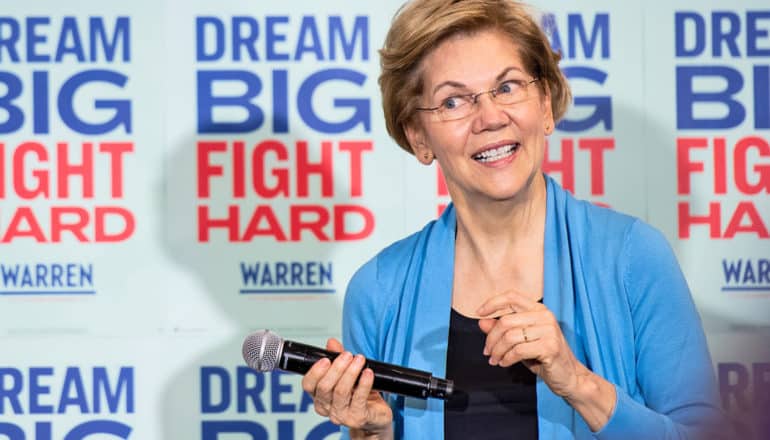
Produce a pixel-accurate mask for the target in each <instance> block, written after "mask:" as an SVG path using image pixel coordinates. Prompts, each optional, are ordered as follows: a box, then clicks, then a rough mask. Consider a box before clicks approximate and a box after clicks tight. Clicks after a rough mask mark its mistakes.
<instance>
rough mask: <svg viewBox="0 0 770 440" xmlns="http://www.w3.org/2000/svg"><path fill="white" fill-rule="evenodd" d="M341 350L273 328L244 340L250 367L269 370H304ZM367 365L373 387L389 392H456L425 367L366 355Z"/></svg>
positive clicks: (434, 394)
mask: <svg viewBox="0 0 770 440" xmlns="http://www.w3.org/2000/svg"><path fill="white" fill-rule="evenodd" d="M338 355H339V353H335V352H332V351H328V350H324V349H322V348H318V347H313V346H310V345H305V344H301V343H299V342H294V341H286V340H284V339H283V338H281V337H280V336H278V335H277V334H275V333H273V332H271V331H270V330H259V331H257V332H254V333H252V334H250V335H249V336H247V337H246V339H245V340H244V341H243V359H244V360H245V361H246V363H247V364H248V365H249V367H250V368H252V369H254V370H257V371H260V372H267V371H272V370H274V369H275V368H278V369H280V370H283V371H289V372H292V373H299V374H305V373H307V371H308V370H309V369H310V367H312V366H313V364H314V363H316V362H317V361H319V360H321V359H322V358H328V359H330V360H332V361H333V360H334V359H335V358H336V357H337V356H338ZM364 368H371V370H372V371H373V372H374V385H373V388H374V389H376V390H379V391H385V392H388V393H395V394H401V395H404V396H409V397H418V398H421V399H427V398H428V397H435V398H439V399H444V400H447V399H449V398H450V397H451V396H452V393H453V392H454V383H453V382H452V381H451V380H446V379H439V378H436V377H433V375H432V374H430V373H427V372H425V371H419V370H414V369H411V368H405V367H401V366H398V365H391V364H386V363H383V362H377V361H372V360H369V359H366V364H365V366H364Z"/></svg>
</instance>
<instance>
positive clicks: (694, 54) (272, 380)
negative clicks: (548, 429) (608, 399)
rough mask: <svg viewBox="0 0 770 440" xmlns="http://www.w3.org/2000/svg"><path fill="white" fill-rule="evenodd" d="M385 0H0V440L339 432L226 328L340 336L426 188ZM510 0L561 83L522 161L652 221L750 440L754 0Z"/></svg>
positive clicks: (760, 116)
mask: <svg viewBox="0 0 770 440" xmlns="http://www.w3.org/2000/svg"><path fill="white" fill-rule="evenodd" d="M375 3H376V4H375ZM400 5H401V2H400V1H390V0H388V1H384V2H372V3H367V2H353V1H342V0H331V1H327V2H314V1H305V0H292V1H288V2H283V3H276V2H243V1H235V0H222V1H218V2H211V1H205V0H185V1H182V0H165V1H161V2H158V1H149V0H133V1H130V2H129V1H117V2H103V1H97V0H80V1H78V2H75V3H67V4H66V5H65V4H63V3H62V2H57V1H53V0H35V1H31V2H20V1H16V2H6V4H4V5H3V8H2V11H0V439H2V440H6V439H7V440H33V439H34V440H53V439H64V440H80V439H85V438H93V439H95V438H105V439H107V438H109V439H113V438H120V439H169V440H177V439H185V440H188V439H190V440H191V439H201V440H239V439H246V440H263V439H264V440H267V439H278V440H294V439H306V440H322V439H335V438H337V437H338V436H339V434H338V432H339V428H338V427H337V426H335V425H333V424H331V423H329V422H328V421H326V420H324V419H323V418H321V417H319V416H317V415H315V414H314V411H313V407H312V400H311V399H310V398H309V397H308V396H307V395H306V394H304V393H303V391H302V389H301V386H300V378H299V376H296V375H291V374H284V373H278V372H274V373H268V374H262V373H257V372H254V371H252V370H250V369H248V367H246V365H245V363H244V362H243V359H242V357H241V343H242V341H243V339H244V337H245V336H247V335H248V334H249V333H251V332H253V331H255V330H257V329H262V328H270V329H273V330H274V331H275V332H277V333H278V334H280V335H281V336H283V337H284V338H287V339H292V340H299V341H302V342H305V343H309V344H313V345H320V346H322V345H324V343H325V340H326V338H328V337H339V335H340V319H341V307H342V301H343V298H344V292H345V287H346V285H347V282H348V280H349V279H350V277H351V276H352V274H353V273H354V272H355V270H356V269H357V267H359V266H360V265H361V264H362V263H364V262H365V261H366V260H367V259H369V258H371V257H372V256H373V255H374V254H375V253H377V252H378V251H379V250H380V249H382V248H384V247H385V246H387V245H388V244H390V243H392V242H393V241H395V240H398V239H400V238H402V237H405V236H406V235H408V234H410V233H412V232H415V231H417V230H419V229H420V228H421V227H422V226H423V225H424V224H425V223H426V222H428V221H430V220H431V219H433V218H435V217H436V216H437V215H439V213H440V212H441V210H442V209H443V208H444V207H445V206H446V205H447V204H448V203H449V202H450V200H449V196H448V193H447V191H446V187H445V186H444V184H443V180H442V176H441V173H440V170H439V169H438V167H437V166H436V165H435V164H434V165H432V166H428V167H426V166H423V165H420V164H419V163H418V162H417V161H416V160H415V159H414V157H412V156H410V155H409V154H407V153H405V152H404V151H402V150H401V149H400V148H398V147H397V146H396V144H395V143H394V142H393V141H392V140H391V139H390V138H389V137H388V135H387V133H386V130H385V126H384V122H383V117H382V110H381V99H380V96H379V88H378V85H377V77H378V75H379V60H378V53H377V50H378V49H379V47H380V46H381V45H382V42H383V40H384V36H385V34H386V32H387V29H388V25H389V23H390V20H391V18H392V17H393V15H394V14H395V12H396V11H397V10H398V8H399V7H400ZM532 5H533V13H534V14H535V15H536V16H537V19H538V20H539V22H540V23H541V25H542V27H543V29H544V30H545V32H546V34H547V35H548V36H549V38H550V40H551V44H552V46H553V47H554V48H555V49H557V50H559V51H560V52H561V54H562V56H563V60H562V63H561V66H562V69H563V71H564V72H565V74H566V75H567V77H568V78H569V81H570V84H571V86H572V88H573V94H574V102H573V105H572V107H571V110H570V111H569V113H568V114H567V116H566V118H565V119H564V120H563V121H562V122H561V123H560V124H559V126H558V127H557V130H556V131H555V133H554V134H553V135H552V136H550V137H549V139H548V148H547V152H546V155H547V156H546V159H545V162H544V169H545V171H546V172H547V173H548V174H550V175H551V176H553V177H554V178H555V179H557V180H558V181H559V182H560V183H561V184H562V186H564V187H565V188H567V189H568V190H570V191H572V192H573V193H574V194H575V195H576V196H577V197H579V198H582V199H586V200H589V201H591V202H594V203H597V204H601V205H604V206H608V207H611V208H613V209H616V210H619V211H622V212H625V213H628V214H631V215H634V216H637V217H639V218H642V219H644V220H645V221H647V222H649V223H651V224H652V225H653V226H655V227H656V228H658V229H660V230H661V231H662V232H663V233H664V234H665V236H666V237H667V238H668V240H669V242H670V244H671V246H672V248H673V249H674V251H675V252H676V254H677V256H678V258H679V262H680V265H681V267H682V270H683V271H684V273H685V275H686V277H687V280H688V282H689V285H690V288H691V290H692V294H693V298H694V299H695V302H696V304H697V306H698V309H699V311H700V314H701V318H702V321H703V324H704V328H705V330H706V335H707V338H708V342H709V347H710V350H711V354H712V357H713V362H714V372H715V377H716V378H717V380H718V382H719V386H720V392H721V397H722V404H723V406H724V409H725V411H726V412H727V414H728V416H729V419H730V424H731V425H732V429H734V432H735V438H741V439H765V438H770V422H768V419H767V417H766V415H767V414H768V413H769V412H770V343H769V342H768V341H769V340H770V339H769V338H770V232H769V231H770V7H768V5H767V4H766V2H765V1H760V0H742V1H737V2H736V1H726V0H719V1H716V0H709V1H698V2H696V1H690V2H664V1H661V0H654V1H641V0H639V1H626V2H616V1H607V0H592V1H585V2H580V4H579V5H578V4H577V3H574V4H572V3H569V2H547V1H536V2H533V3H532ZM607 343H612V341H607ZM661 374H665V372H661Z"/></svg>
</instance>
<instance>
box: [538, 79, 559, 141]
mask: <svg viewBox="0 0 770 440" xmlns="http://www.w3.org/2000/svg"><path fill="white" fill-rule="evenodd" d="M541 106H542V108H543V132H544V133H545V135H546V136H548V135H550V134H551V133H553V131H554V130H555V129H556V122H555V121H554V120H553V105H552V103H551V89H550V87H548V83H546V84H545V93H543V101H542V102H541Z"/></svg>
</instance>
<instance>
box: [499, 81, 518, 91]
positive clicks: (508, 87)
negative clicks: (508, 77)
mask: <svg viewBox="0 0 770 440" xmlns="http://www.w3.org/2000/svg"><path fill="white" fill-rule="evenodd" d="M518 88H519V84H518V81H506V82H504V83H502V84H500V87H498V88H497V93H513V92H515V91H516V90H517V89H518Z"/></svg>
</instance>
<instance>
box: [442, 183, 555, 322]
mask: <svg viewBox="0 0 770 440" xmlns="http://www.w3.org/2000/svg"><path fill="white" fill-rule="evenodd" d="M456 209H457V237H456V239H455V258H456V259H455V288H456V289H457V288H459V290H460V291H461V293H460V294H459V296H456V297H455V298H454V299H453V306H456V307H457V308H458V309H464V310H465V311H470V310H475V307H477V306H478V305H480V303H481V302H482V301H483V299H484V297H489V296H490V295H494V294H497V293H500V292H502V291H505V290H508V289H511V288H517V289H518V290H520V291H522V292H524V293H525V294H527V295H530V296H531V297H532V299H539V298H540V297H541V296H542V270H543V269H542V264H543V252H544V250H543V243H544V240H545V238H544V237H545V215H546V187H545V178H544V177H542V175H539V176H538V177H536V178H535V179H534V180H533V182H532V187H531V188H529V191H528V193H527V194H526V197H520V198H519V200H516V201H506V202H494V203H490V204H488V205H479V204H476V205H474V206H471V205H470V204H465V203H461V204H460V206H456ZM471 286H472V288H471V289H466V288H468V287H471ZM468 290H473V291H478V290H480V291H482V292H483V293H482V294H481V296H479V293H478V292H476V293H473V295H470V296H468V293H469V292H468ZM456 293H457V292H456Z"/></svg>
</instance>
